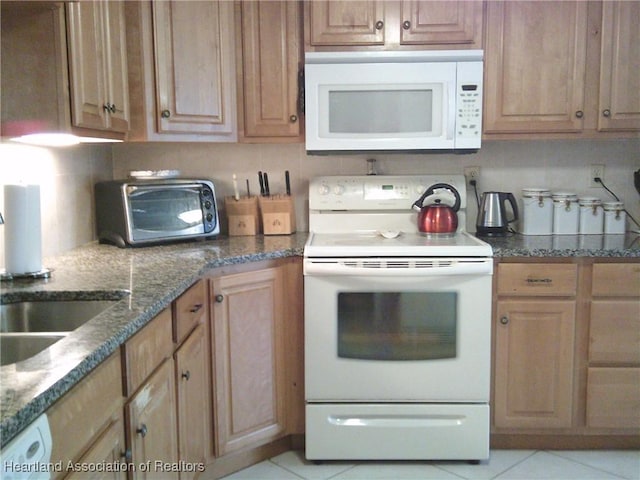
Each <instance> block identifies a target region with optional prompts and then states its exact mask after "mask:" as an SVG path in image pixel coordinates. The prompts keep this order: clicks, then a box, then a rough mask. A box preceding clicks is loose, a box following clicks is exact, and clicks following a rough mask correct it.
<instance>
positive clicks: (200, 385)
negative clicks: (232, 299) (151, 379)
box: [175, 324, 213, 480]
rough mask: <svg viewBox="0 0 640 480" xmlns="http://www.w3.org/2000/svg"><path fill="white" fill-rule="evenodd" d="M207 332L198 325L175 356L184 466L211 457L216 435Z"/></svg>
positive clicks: (180, 452)
mask: <svg viewBox="0 0 640 480" xmlns="http://www.w3.org/2000/svg"><path fill="white" fill-rule="evenodd" d="M206 332H207V329H206V326H205V325H204V324H201V325H198V326H197V327H196V329H195V330H194V331H193V332H192V333H191V335H189V337H188V338H187V339H186V340H185V342H184V343H183V344H182V346H180V348H179V349H178V350H177V351H176V353H175V367H176V384H177V388H178V398H177V413H178V429H179V434H178V441H179V445H178V447H179V448H178V456H179V458H180V460H181V461H183V462H188V463H190V464H201V465H206V463H207V460H208V459H209V457H210V451H211V436H212V433H213V426H212V424H211V417H212V411H211V407H212V405H211V382H210V381H209V370H208V369H207V365H208V361H207V360H208V355H209V349H208V348H207V345H208V342H207V335H206ZM196 473H198V471H197V469H194V470H193V471H191V472H189V471H185V472H182V473H181V475H180V478H181V479H183V480H184V479H185V478H193V477H194V476H195V475H196Z"/></svg>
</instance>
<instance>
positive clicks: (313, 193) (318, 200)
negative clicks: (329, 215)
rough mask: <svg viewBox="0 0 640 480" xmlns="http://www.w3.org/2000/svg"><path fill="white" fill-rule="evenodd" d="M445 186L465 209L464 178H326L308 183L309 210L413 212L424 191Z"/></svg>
mask: <svg viewBox="0 0 640 480" xmlns="http://www.w3.org/2000/svg"><path fill="white" fill-rule="evenodd" d="M436 183H446V184H448V185H451V186H452V187H453V188H455V189H456V190H457V191H458V193H459V194H460V199H461V204H460V208H465V206H466V188H465V180H464V175H369V176H327V177H316V178H313V179H312V180H311V181H310V183H309V209H310V210H319V211H321V210H331V211H335V210H405V209H406V210H410V209H411V205H412V204H413V202H415V201H416V200H417V199H418V198H420V196H421V195H422V194H423V193H424V191H425V190H426V189H427V188H429V187H430V186H431V185H434V184H436Z"/></svg>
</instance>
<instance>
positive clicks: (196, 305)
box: [189, 303, 204, 313]
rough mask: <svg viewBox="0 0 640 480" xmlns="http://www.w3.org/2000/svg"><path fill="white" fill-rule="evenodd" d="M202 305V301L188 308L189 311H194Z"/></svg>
mask: <svg viewBox="0 0 640 480" xmlns="http://www.w3.org/2000/svg"><path fill="white" fill-rule="evenodd" d="M203 306H204V305H203V304H202V303H196V304H195V305H194V306H193V307H191V309H190V310H189V312H190V313H196V312H197V311H198V310H200V309H201V308H202V307H203Z"/></svg>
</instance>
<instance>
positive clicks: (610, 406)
mask: <svg viewBox="0 0 640 480" xmlns="http://www.w3.org/2000/svg"><path fill="white" fill-rule="evenodd" d="M639 391H640V368H590V369H589V379H588V383H587V426H588V427H598V428H640V397H639V396H638V392H639Z"/></svg>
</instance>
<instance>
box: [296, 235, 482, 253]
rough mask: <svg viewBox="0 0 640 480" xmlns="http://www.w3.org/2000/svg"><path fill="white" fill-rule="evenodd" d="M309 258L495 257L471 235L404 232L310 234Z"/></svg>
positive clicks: (308, 241)
mask: <svg viewBox="0 0 640 480" xmlns="http://www.w3.org/2000/svg"><path fill="white" fill-rule="evenodd" d="M304 256H305V257H308V258H309V257H434V256H438V257H491V256H493V252H492V250H491V246H490V245H488V244H487V243H485V242H483V241H482V240H480V239H478V238H476V237H474V236H473V235H471V234H469V233H467V232H456V233H455V234H453V235H447V236H440V235H438V236H435V235H431V236H426V235H422V234H420V233H407V232H401V233H400V234H399V235H398V236H397V237H396V238H385V237H383V236H382V235H381V234H379V233H376V232H370V233H314V232H312V233H310V234H309V239H308V240H307V244H306V245H305V248H304Z"/></svg>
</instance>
